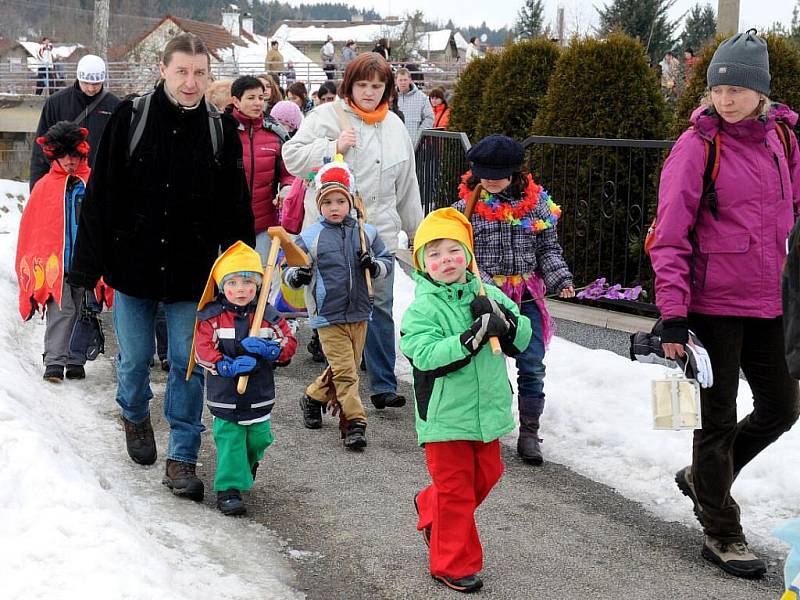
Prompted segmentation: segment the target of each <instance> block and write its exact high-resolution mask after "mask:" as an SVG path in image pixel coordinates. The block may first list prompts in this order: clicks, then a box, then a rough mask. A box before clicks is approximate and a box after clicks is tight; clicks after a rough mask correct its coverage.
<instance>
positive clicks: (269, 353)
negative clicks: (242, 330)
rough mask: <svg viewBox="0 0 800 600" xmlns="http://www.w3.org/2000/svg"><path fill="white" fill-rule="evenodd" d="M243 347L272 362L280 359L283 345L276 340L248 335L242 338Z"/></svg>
mask: <svg viewBox="0 0 800 600" xmlns="http://www.w3.org/2000/svg"><path fill="white" fill-rule="evenodd" d="M242 348H244V349H245V350H246V351H247V352H249V353H250V354H257V355H258V356H260V357H261V358H265V359H267V360H268V361H270V362H274V361H276V360H278V357H279V356H280V355H281V345H280V344H279V343H278V342H276V341H275V340H265V339H264V338H259V337H246V338H244V339H243V340H242Z"/></svg>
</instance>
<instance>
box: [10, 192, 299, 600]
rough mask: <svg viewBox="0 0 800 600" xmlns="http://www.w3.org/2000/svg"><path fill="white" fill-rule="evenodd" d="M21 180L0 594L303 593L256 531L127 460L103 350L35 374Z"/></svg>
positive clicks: (40, 326)
mask: <svg viewBox="0 0 800 600" xmlns="http://www.w3.org/2000/svg"><path fill="white" fill-rule="evenodd" d="M27 188H28V184H27V183H18V182H8V181H4V180H0V256H2V257H3V260H2V268H0V302H2V305H3V306H5V307H6V309H5V312H4V313H3V315H4V316H3V317H2V320H3V325H4V327H3V330H2V335H1V336H0V356H2V359H3V360H0V539H2V540H3V543H2V544H0V565H1V566H0V579H2V582H3V584H2V588H3V592H2V593H1V594H0V595H1V596H2V597H3V598H25V599H26V600H31V599H34V598H43V599H44V598H62V599H63V598H171V599H184V598H185V599H187V600H189V599H193V598H212V597H225V598H241V599H245V598H246V599H251V598H295V597H297V598H299V597H302V596H300V595H299V594H296V593H295V592H293V591H292V590H291V588H289V587H288V586H287V584H286V583H285V582H287V581H289V580H290V578H291V574H290V569H289V568H288V566H286V561H285V559H283V558H282V556H281V555H280V548H279V543H278V542H277V541H276V540H275V539H274V538H273V537H272V536H271V535H270V534H269V533H268V532H267V531H266V530H265V529H263V528H262V527H260V526H258V525H256V524H254V523H252V522H250V521H245V520H234V519H230V518H226V517H223V516H222V515H219V514H218V513H217V512H216V511H214V510H212V509H210V508H209V507H208V506H204V505H202V504H195V503H194V502H188V501H182V500H179V499H177V498H174V497H173V496H172V495H171V494H169V493H167V492H166V491H165V490H164V489H163V486H162V485H161V483H160V481H161V475H162V471H163V468H164V466H163V465H164V463H163V456H162V457H160V460H159V461H158V462H157V463H156V465H154V466H153V467H149V468H143V467H140V466H137V465H134V464H133V463H132V462H131V461H130V460H129V459H127V455H126V454H125V449H124V442H123V439H124V434H123V433H122V429H121V427H120V425H119V423H118V421H117V418H118V417H117V415H118V410H117V406H116V403H115V402H114V390H115V388H114V385H113V373H112V364H111V362H110V361H109V360H108V359H104V358H103V357H101V358H100V359H98V360H97V361H95V362H94V363H90V364H89V366H88V368H87V372H88V378H87V379H86V380H85V381H84V382H65V383H63V384H61V385H53V384H50V383H47V382H44V381H43V380H42V358H41V352H42V339H43V335H44V322H43V321H41V320H40V319H39V318H38V317H34V319H33V320H31V321H30V322H28V323H23V322H22V321H21V319H20V317H19V313H18V312H17V283H16V277H15V274H14V267H13V264H14V256H15V248H16V237H17V235H16V231H17V228H18V225H19V217H20V207H21V204H22V199H23V198H24V197H26V196H27ZM205 443H211V438H210V436H209V437H208V438H207V439H206V440H205ZM160 450H162V454H163V444H162V446H161V447H160ZM207 493H210V492H207Z"/></svg>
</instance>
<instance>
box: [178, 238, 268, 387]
mask: <svg viewBox="0 0 800 600" xmlns="http://www.w3.org/2000/svg"><path fill="white" fill-rule="evenodd" d="M239 271H250V272H251V273H259V274H260V275H262V276H263V275H264V267H263V266H262V265H261V255H260V254H259V253H258V252H256V251H255V250H253V249H252V248H251V247H250V246H248V245H247V244H245V243H244V242H242V241H238V242H234V244H233V245H232V246H231V247H230V248H228V249H227V250H225V252H223V253H222V254H220V255H219V256H218V257H217V260H216V261H214V266H213V267H211V273H210V274H209V276H208V281H207V282H206V287H205V289H204V290H203V295H202V296H201V297H200V302H198V303H197V310H198V311H200V310H203V308H204V307H205V305H206V304H208V303H209V302H211V301H212V300H214V297H215V296H216V294H215V292H214V290H215V288H217V287H219V285H220V283H221V282H222V279H223V278H224V277H225V276H226V275H228V274H229V273H236V272H239ZM264 283H265V284H266V285H269V282H264ZM194 326H195V331H197V319H195V324H194ZM194 345H195V340H194V338H193V339H192V352H191V354H190V355H189V368H188V369H187V372H186V380H187V381H188V380H189V377H191V375H192V368H194Z"/></svg>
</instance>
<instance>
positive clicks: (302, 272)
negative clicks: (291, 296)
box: [286, 267, 311, 288]
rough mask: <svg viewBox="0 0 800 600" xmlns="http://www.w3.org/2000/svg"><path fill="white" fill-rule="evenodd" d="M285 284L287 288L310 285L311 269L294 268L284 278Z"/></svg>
mask: <svg viewBox="0 0 800 600" xmlns="http://www.w3.org/2000/svg"><path fill="white" fill-rule="evenodd" d="M286 283H288V284H289V287H293V288H299V287H302V286H304V285H308V284H309V283H311V268H310V267H295V268H294V269H293V270H291V271H289V273H288V274H287V276H286Z"/></svg>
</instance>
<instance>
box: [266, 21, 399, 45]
mask: <svg viewBox="0 0 800 600" xmlns="http://www.w3.org/2000/svg"><path fill="white" fill-rule="evenodd" d="M405 28H406V24H405V22H401V23H399V24H397V25H387V24H380V23H364V24H363V25H349V26H346V27H317V26H315V25H312V26H309V27H292V26H290V25H287V24H286V23H284V24H283V25H281V26H280V27H278V29H277V30H276V31H275V33H274V34H273V35H272V37H273V38H277V39H279V40H282V41H287V42H292V43H303V42H306V43H309V42H310V43H325V41H326V40H327V39H328V36H331V37H332V38H333V41H334V43H337V44H343V43H344V42H346V41H347V40H353V41H354V42H357V43H359V44H374V43H375V42H376V41H377V40H378V39H380V38H382V37H385V38H389V39H398V38H399V37H401V36H402V35H403V32H404V31H405Z"/></svg>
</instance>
